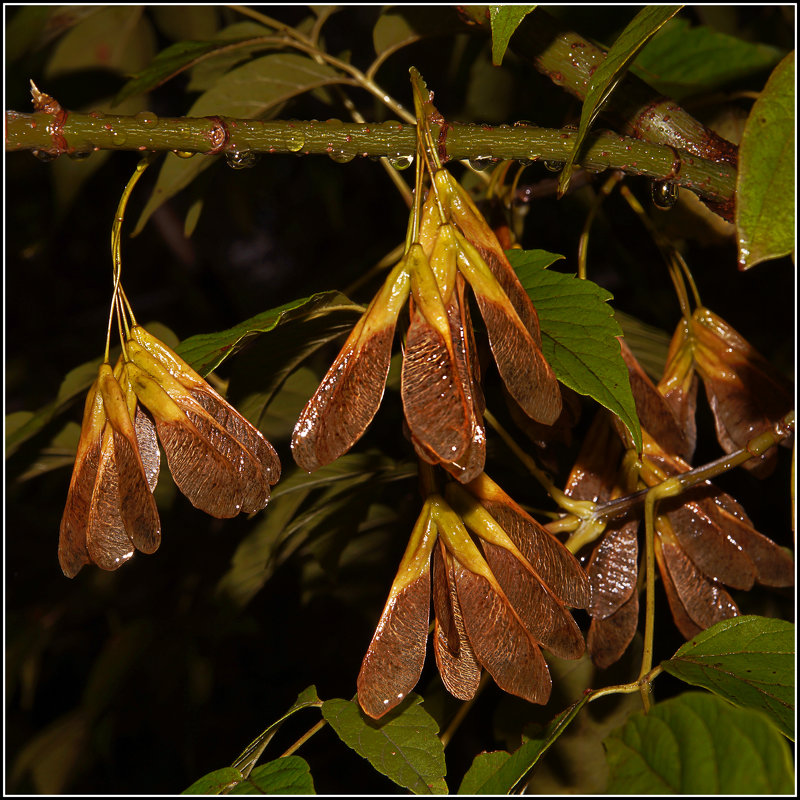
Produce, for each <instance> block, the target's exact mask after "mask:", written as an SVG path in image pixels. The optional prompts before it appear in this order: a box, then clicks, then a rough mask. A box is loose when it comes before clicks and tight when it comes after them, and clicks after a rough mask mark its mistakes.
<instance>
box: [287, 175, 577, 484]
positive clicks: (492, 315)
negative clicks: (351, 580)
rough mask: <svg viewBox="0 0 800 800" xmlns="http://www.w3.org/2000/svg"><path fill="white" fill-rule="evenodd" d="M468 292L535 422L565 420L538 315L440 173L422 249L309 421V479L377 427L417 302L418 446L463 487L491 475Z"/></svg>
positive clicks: (302, 427)
mask: <svg viewBox="0 0 800 800" xmlns="http://www.w3.org/2000/svg"><path fill="white" fill-rule="evenodd" d="M440 209H442V210H440ZM469 237H473V240H470V238H469ZM467 286H469V287H470V288H471V289H472V291H473V294H474V295H475V298H476V300H477V304H478V308H479V310H480V312H481V315H482V316H483V319H484V322H485V323H486V328H487V331H488V335H489V343H490V346H491V349H492V352H493V355H494V358H495V361H496V363H497V367H498V371H499V372H500V375H501V377H502V378H503V380H504V382H505V384H506V387H507V388H508V390H509V392H510V394H511V395H512V397H513V398H514V399H515V400H516V401H517V403H519V405H520V406H521V408H522V409H523V410H524V411H525V413H526V414H527V415H528V416H529V417H531V418H532V419H535V420H538V421H539V422H542V423H545V424H551V423H552V422H554V421H555V420H556V419H557V418H558V416H559V414H560V413H561V391H560V388H559V384H558V381H557V379H556V377H555V375H554V374H553V372H552V370H551V369H550V366H549V365H548V364H547V362H546V360H545V359H544V356H543V355H542V352H541V346H540V345H541V335H540V332H539V323H538V318H537V315H536V310H535V308H534V307H533V304H532V303H531V301H530V298H529V297H528V295H527V294H526V293H525V291H524V289H523V288H522V286H521V285H520V283H519V281H518V279H517V278H516V275H515V274H514V272H513V270H512V268H511V266H510V264H509V263H508V260H507V258H506V257H505V254H504V253H503V250H502V248H501V247H500V245H499V243H498V242H497V239H496V237H494V234H493V233H492V232H491V230H490V229H489V227H488V225H487V224H486V222H485V221H484V220H483V218H482V217H481V216H480V214H479V212H478V211H477V209H476V208H475V206H474V204H472V201H471V200H469V198H468V197H467V195H466V193H465V192H464V191H463V190H462V189H461V187H460V186H459V185H458V183H457V182H456V181H455V180H454V179H453V178H451V177H450V175H449V173H447V172H446V171H445V170H443V169H440V170H439V171H437V173H436V174H435V176H434V185H433V187H432V189H431V191H430V192H429V194H428V198H427V199H426V201H425V203H424V204H423V206H422V209H421V220H420V225H419V233H418V240H417V241H415V242H413V243H412V244H411V245H410V246H409V248H408V249H407V251H406V253H405V255H404V256H403V258H402V260H401V261H400V263H399V264H398V265H397V266H396V267H395V268H394V270H392V272H391V273H390V275H389V276H388V278H387V279H386V281H385V283H384V284H383V287H382V288H381V290H380V291H379V292H378V294H377V295H376V296H375V297H374V298H373V300H372V302H371V303H370V305H369V307H368V308H367V310H366V311H365V312H364V314H363V316H362V317H361V319H360V320H359V321H358V323H356V326H355V328H354V329H353V330H352V332H351V333H350V335H349V337H348V338H347V341H346V342H345V344H344V346H343V348H342V349H341V351H340V352H339V354H338V356H337V357H336V359H335V360H334V362H333V365H332V366H331V368H330V369H329V370H328V373H327V374H326V375H325V377H324V378H323V380H322V383H321V384H320V386H319V388H318V389H317V391H316V393H315V394H314V396H313V397H312V398H311V400H310V401H309V402H308V404H307V405H306V407H305V409H304V410H303V412H302V414H301V415H300V418H299V420H298V422H297V425H296V426H295V429H294V434H293V437H292V452H293V454H294V458H295V460H296V461H297V463H298V464H299V465H300V466H301V467H303V468H304V469H306V470H307V471H309V472H311V471H313V470H315V469H317V468H318V467H320V466H324V465H325V464H328V463H330V462H331V461H333V460H335V459H336V458H338V457H339V456H340V455H342V454H343V453H345V452H347V451H348V450H349V449H350V447H352V446H353V444H355V442H356V441H358V439H359V438H360V437H361V436H362V434H363V433H364V431H365V430H366V428H367V426H368V425H369V424H370V422H371V421H372V419H373V418H374V416H375V414H376V413H377V410H378V407H379V405H380V402H381V399H382V397H383V391H384V387H385V385H386V377H387V375H388V371H389V362H390V358H391V347H392V340H393V337H394V331H395V327H396V325H397V320H398V317H399V314H400V311H401V310H402V308H403V307H404V305H405V303H406V301H408V309H409V326H408V330H407V332H406V340H405V349H404V358H403V367H402V374H401V397H402V401H403V410H404V415H405V420H406V423H407V425H408V429H409V432H410V435H411V439H412V442H413V444H414V447H415V449H416V451H417V453H418V455H419V456H420V457H421V458H422V459H424V460H425V461H427V462H428V463H431V464H437V465H441V466H443V467H445V468H446V469H448V471H450V473H451V474H452V475H454V476H455V477H457V479H458V480H459V481H461V482H463V483H466V482H468V481H470V480H472V479H473V478H475V477H476V476H477V475H479V474H480V473H481V471H482V470H483V466H484V461H485V440H486V434H485V429H484V425H483V418H482V413H483V409H484V403H483V396H482V393H481V389H480V370H479V367H478V363H477V358H476V356H475V339H474V333H473V329H472V323H471V320H470V315H469V308H468V304H467V301H466V287H467Z"/></svg>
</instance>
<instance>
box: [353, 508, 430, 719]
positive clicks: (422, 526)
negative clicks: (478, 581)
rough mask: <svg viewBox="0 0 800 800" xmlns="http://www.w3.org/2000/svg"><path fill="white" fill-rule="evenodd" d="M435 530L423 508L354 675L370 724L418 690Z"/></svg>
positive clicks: (426, 634) (427, 617)
mask: <svg viewBox="0 0 800 800" xmlns="http://www.w3.org/2000/svg"><path fill="white" fill-rule="evenodd" d="M435 544H436V525H435V524H434V523H433V521H432V520H431V518H430V513H429V511H428V508H427V506H426V507H425V509H424V510H423V512H422V514H421V515H420V517H419V519H418V520H417V524H416V525H415V526H414V531H413V533H412V536H411V539H410V541H409V543H408V547H407V548H406V552H405V555H404V556H403V560H402V562H401V563H400V568H399V569H398V571H397V576H396V577H395V579H394V582H393V583H392V588H391V590H390V592H389V598H388V600H387V601H386V605H385V606H384V609H383V613H382V614H381V618H380V621H379V622H378V627H377V629H376V630H375V635H374V636H373V637H372V641H371V642H370V645H369V648H368V650H367V654H366V655H365V656H364V660H363V662H362V664H361V670H360V671H359V673H358V682H357V685H358V702H359V704H360V705H361V708H363V709H364V711H365V712H366V713H367V714H369V716H371V717H372V718H373V719H378V718H379V717H381V716H383V715H384V714H385V713H386V712H387V711H390V710H391V709H392V708H394V707H395V706H396V705H398V704H399V703H400V702H402V700H403V699H404V698H405V697H406V695H407V694H408V693H409V692H410V691H411V690H412V689H413V688H414V686H416V684H417V681H418V680H419V676H420V674H421V673H422V667H423V665H424V663H425V644H426V641H427V638H428V620H429V616H430V602H431V574H430V560H431V551H432V550H433V547H434V546H435Z"/></svg>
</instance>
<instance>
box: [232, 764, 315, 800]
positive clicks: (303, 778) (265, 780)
mask: <svg viewBox="0 0 800 800" xmlns="http://www.w3.org/2000/svg"><path fill="white" fill-rule="evenodd" d="M230 794H282V795H283V794H315V792H314V781H313V779H312V778H311V771H310V770H309V767H308V763H307V762H306V761H305V760H304V759H302V758H300V756H286V757H285V758H277V759H275V761H268V762H267V763H266V764H262V765H261V766H260V767H256V768H255V769H254V770H253V771H252V772H251V773H250V776H249V777H247V778H245V779H244V780H243V781H241V783H238V784H236V785H235V786H234V787H233V788H232V789H231V790H230Z"/></svg>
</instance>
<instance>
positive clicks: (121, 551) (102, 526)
mask: <svg viewBox="0 0 800 800" xmlns="http://www.w3.org/2000/svg"><path fill="white" fill-rule="evenodd" d="M115 444H116V442H115V434H114V429H113V428H112V427H111V425H110V424H109V423H108V422H106V425H105V429H104V430H103V440H102V443H101V446H100V461H99V463H98V466H97V478H96V480H95V484H94V490H93V491H92V500H91V504H90V507H89V516H88V520H87V526H86V549H87V551H88V553H89V559H90V560H91V561H92V563H94V564H97V566H98V567H100V568H101V569H107V570H114V569H118V568H119V567H121V566H122V565H123V564H124V563H125V562H126V561H127V560H128V559H129V558H130V557H131V556H132V555H133V552H134V546H133V542H132V541H131V539H130V536H128V533H127V531H126V529H125V521H124V520H123V518H122V514H121V509H120V493H119V471H118V469H117V461H116V454H115Z"/></svg>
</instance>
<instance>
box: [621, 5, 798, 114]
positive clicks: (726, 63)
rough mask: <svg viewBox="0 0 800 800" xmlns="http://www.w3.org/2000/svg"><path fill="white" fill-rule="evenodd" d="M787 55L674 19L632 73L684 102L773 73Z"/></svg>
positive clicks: (642, 55) (765, 46) (664, 28)
mask: <svg viewBox="0 0 800 800" xmlns="http://www.w3.org/2000/svg"><path fill="white" fill-rule="evenodd" d="M784 55H785V51H781V50H779V49H778V48H777V47H770V46H769V45H765V44H758V43H755V42H745V41H744V40H742V39H737V38H736V37H735V36H728V35H727V34H724V33H720V32H719V31H715V30H713V29H711V28H707V27H706V26H704V25H697V26H692V24H691V23H690V22H689V20H686V19H673V20H670V22H668V23H667V24H666V25H664V27H663V28H662V29H661V30H660V31H658V33H656V34H655V35H654V36H653V38H652V39H651V40H650V41H649V42H648V43H647V44H646V45H645V46H644V48H643V49H642V51H641V52H640V53H639V55H638V56H637V57H636V61H635V62H634V63H633V65H632V67H631V71H632V72H634V73H636V74H637V75H638V76H639V77H640V78H642V79H643V80H645V81H647V83H649V84H650V86H652V87H653V88H654V89H655V90H656V91H658V92H660V93H661V94H664V95H666V96H667V97H670V98H672V99H674V100H678V101H679V102H680V101H681V100H683V99H684V98H686V97H692V96H694V95H698V94H707V93H710V92H714V91H717V90H719V89H721V88H722V87H724V86H726V85H728V84H731V83H732V82H734V81H738V80H741V79H742V78H746V77H749V76H750V75H755V74H757V73H759V72H761V71H763V70H768V69H772V68H773V67H774V66H775V65H776V64H777V63H778V62H779V61H780V60H781V58H782V57H783V56H784Z"/></svg>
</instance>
